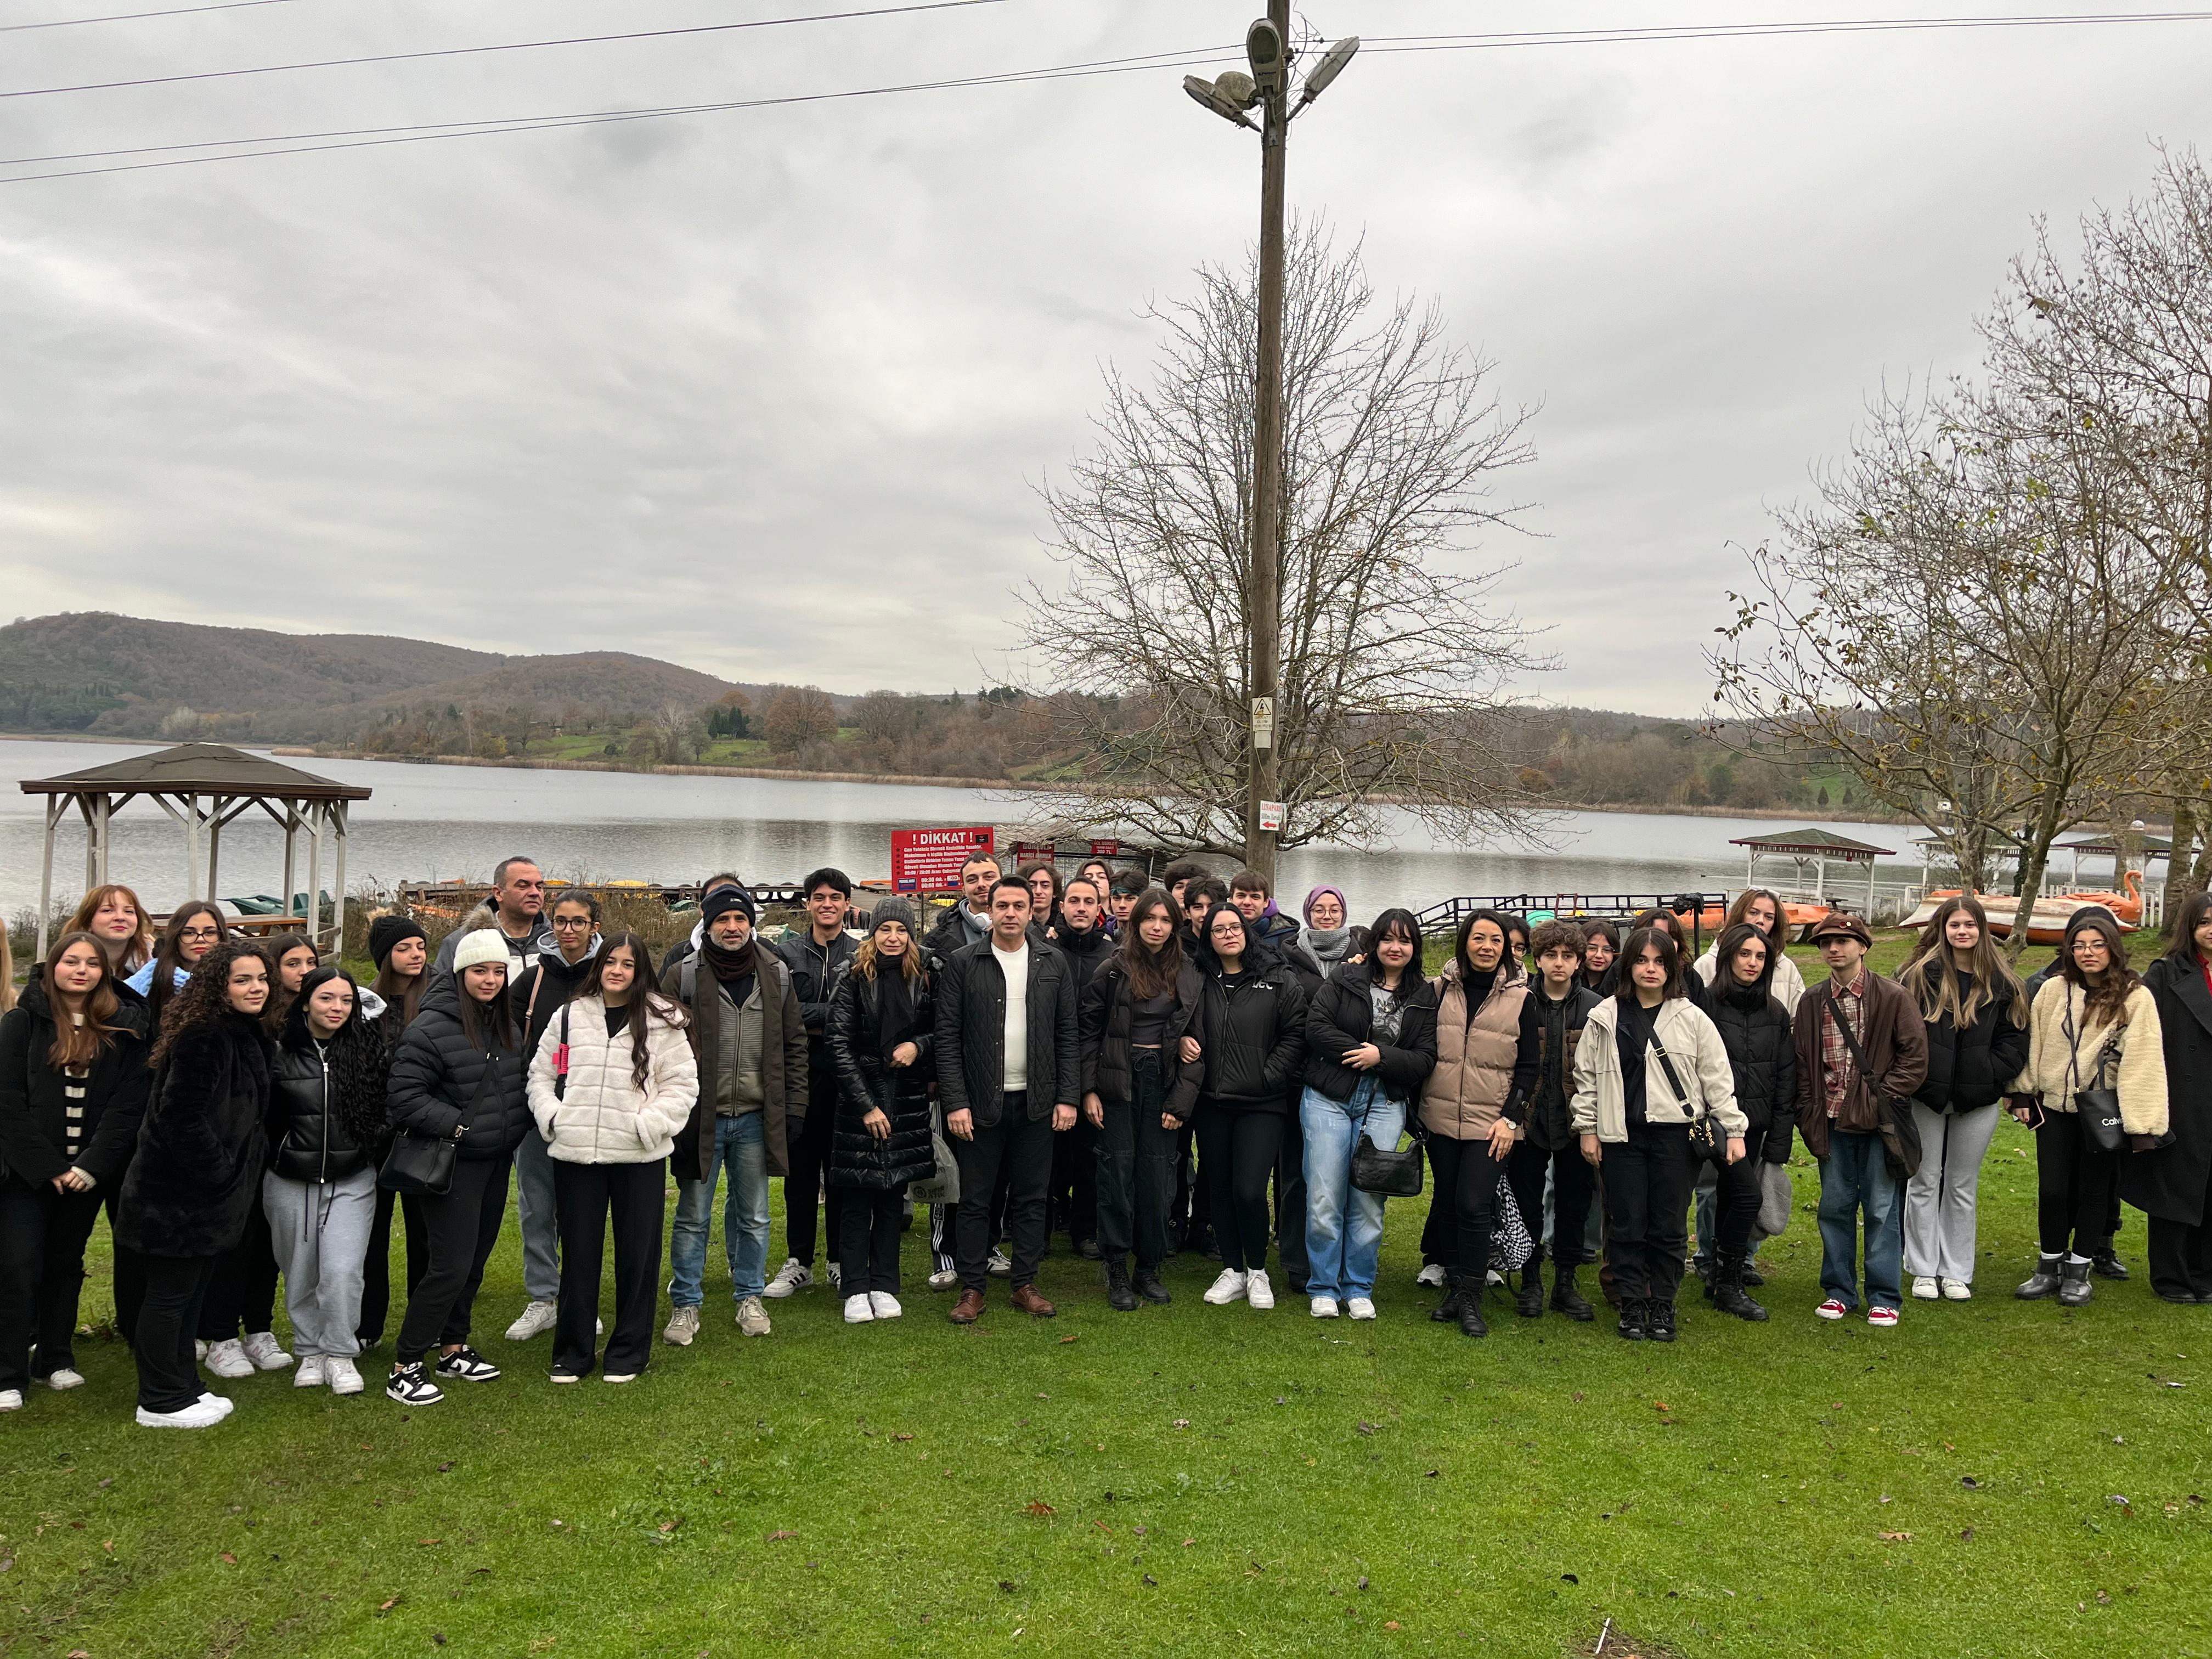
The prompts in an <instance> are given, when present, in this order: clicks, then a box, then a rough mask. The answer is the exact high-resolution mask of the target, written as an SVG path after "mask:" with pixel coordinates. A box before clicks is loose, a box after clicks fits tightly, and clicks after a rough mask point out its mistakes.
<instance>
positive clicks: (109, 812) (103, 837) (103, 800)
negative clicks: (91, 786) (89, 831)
mask: <svg viewBox="0 0 2212 1659" xmlns="http://www.w3.org/2000/svg"><path fill="white" fill-rule="evenodd" d="M114 811H115V803H114V799H113V798H112V796H109V795H106V794H102V795H101V796H100V809H99V811H97V812H96V813H95V814H94V818H95V821H96V823H97V824H98V827H99V832H100V883H99V884H100V885H101V886H105V885H106V884H107V823H108V819H109V818H110V817H112V816H113V815H114Z"/></svg>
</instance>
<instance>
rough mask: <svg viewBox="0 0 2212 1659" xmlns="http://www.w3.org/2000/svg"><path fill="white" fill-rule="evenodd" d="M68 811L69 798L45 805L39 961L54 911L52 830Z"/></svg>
mask: <svg viewBox="0 0 2212 1659" xmlns="http://www.w3.org/2000/svg"><path fill="white" fill-rule="evenodd" d="M66 811H69V797H68V796H67V795H56V796H55V797H54V798H53V799H51V800H49V801H48V802H47V803H46V851H45V853H44V854H43V855H42V856H41V857H40V860H39V960H40V961H41V962H44V961H45V960H46V928H47V927H48V926H49V925H50V923H51V920H52V915H53V910H54V829H55V827H56V826H57V825H58V824H59V823H61V821H62V814H63V813H64V812H66Z"/></svg>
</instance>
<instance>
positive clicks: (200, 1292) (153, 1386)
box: [131, 1255, 222, 1412]
mask: <svg viewBox="0 0 2212 1659" xmlns="http://www.w3.org/2000/svg"><path fill="white" fill-rule="evenodd" d="M142 1259H143V1261H144V1263H145V1267H146V1281H145V1282H146V1300H145V1303H144V1304H143V1306H142V1307H140V1309H139V1310H138V1337H137V1341H135V1342H133V1343H132V1344H131V1354H132V1356H133V1357H134V1358H136V1359H137V1362H138V1405H139V1408H140V1409H141V1410H143V1411H149V1412H180V1411H182V1410H184V1408H185V1407H187V1406H189V1405H191V1403H192V1402H193V1401H196V1400H197V1399H198V1398H199V1397H200V1395H202V1393H204V1389H202V1388H201V1387H200V1370H199V1362H198V1361H197V1360H196V1359H195V1358H193V1357H192V1333H193V1332H194V1331H196V1330H197V1329H198V1328H199V1322H200V1307H201V1304H203V1303H204V1302H205V1301H206V1300H207V1293H208V1286H209V1285H210V1284H212V1283H214V1281H215V1274H216V1263H217V1262H218V1261H221V1260H222V1258H221V1257H219V1256H212V1255H184V1256H179V1255H149V1256H146V1257H143V1258H142Z"/></svg>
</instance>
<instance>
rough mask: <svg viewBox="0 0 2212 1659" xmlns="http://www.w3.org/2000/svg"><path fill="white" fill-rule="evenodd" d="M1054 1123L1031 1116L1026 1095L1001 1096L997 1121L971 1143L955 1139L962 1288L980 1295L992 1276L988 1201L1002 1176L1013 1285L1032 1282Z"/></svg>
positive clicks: (956, 1248) (1040, 1246) (956, 1252)
mask: <svg viewBox="0 0 2212 1659" xmlns="http://www.w3.org/2000/svg"><path fill="white" fill-rule="evenodd" d="M1052 1142H1053V1133H1052V1120H1051V1118H1049V1117H1042V1118H1037V1119H1035V1120H1032V1119H1031V1118H1030V1098H1029V1094H1028V1091H1025V1090H1024V1091H1016V1092H1014V1093H1011V1094H1008V1095H1006V1096H1004V1097H1001V1099H1000V1104H999V1121H997V1122H996V1123H994V1124H993V1125H992V1126H991V1127H989V1128H985V1127H983V1126H982V1125H981V1124H980V1123H978V1124H977V1125H976V1126H975V1139H973V1140H960V1139H955V1140H954V1141H953V1143H952V1156H953V1159H954V1161H955V1162H957V1164H959V1165H960V1216H959V1220H958V1224H957V1236H956V1237H955V1240H954V1243H953V1256H954V1260H955V1262H956V1264H957V1267H958V1268H959V1271H960V1283H961V1285H963V1287H964V1288H966V1289H968V1290H971V1291H980V1290H981V1289H982V1288H983V1286H984V1284H985V1282H986V1281H987V1279H989V1277H990V1264H991V1232H992V1228H991V1200H992V1196H993V1194H994V1193H995V1192H996V1191H997V1190H998V1185H999V1177H1000V1173H1001V1171H1003V1172H1004V1173H1005V1175H1006V1235H1007V1243H1008V1245H1009V1247H1010V1249H1009V1252H1008V1253H1009V1254H1010V1255H1012V1257H1013V1261H1014V1273H1013V1287H1014V1288H1015V1289H1016V1290H1019V1289H1020V1288H1021V1287H1022V1286H1023V1285H1029V1284H1034V1283H1035V1282H1036V1273H1037V1263H1038V1262H1039V1261H1042V1259H1043V1257H1044V1205H1045V1198H1044V1193H1045V1188H1046V1187H1047V1186H1048V1185H1049V1184H1050V1183H1051V1181H1052Z"/></svg>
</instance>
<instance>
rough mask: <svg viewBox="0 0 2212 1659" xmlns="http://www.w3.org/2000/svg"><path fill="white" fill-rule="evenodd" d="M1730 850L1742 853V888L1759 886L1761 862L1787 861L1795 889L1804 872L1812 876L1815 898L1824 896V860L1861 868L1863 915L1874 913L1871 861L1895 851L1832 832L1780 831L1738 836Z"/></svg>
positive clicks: (1815, 830) (1826, 865)
mask: <svg viewBox="0 0 2212 1659" xmlns="http://www.w3.org/2000/svg"><path fill="white" fill-rule="evenodd" d="M1729 846H1731V847H1741V848H1744V849H1745V854H1746V857H1745V861H1744V878H1743V879H1744V885H1745V886H1747V887H1755V886H1757V885H1758V884H1759V860H1761V859H1764V858H1783V859H1788V860H1790V862H1791V863H1792V864H1793V865H1794V866H1796V871H1797V882H1798V885H1799V886H1800V887H1801V888H1802V886H1803V885H1804V882H1805V872H1806V871H1807V869H1808V868H1809V869H1811V871H1812V872H1813V894H1814V897H1816V898H1826V897H1827V896H1828V860H1831V859H1833V860H1836V862H1838V864H1841V865H1843V866H1845V867H1846V868H1848V867H1849V866H1851V865H1854V864H1863V865H1864V866H1866V869H1867V894H1866V902H1867V913H1868V914H1869V915H1872V914H1873V912H1874V861H1875V859H1877V858H1887V857H1888V856H1889V855H1890V854H1893V853H1894V852H1895V851H1896V850H1897V849H1896V848H1893V847H1876V846H1875V845H1873V844H1872V843H1871V842H1863V841H1853V840H1852V839H1851V838H1850V836H1839V835H1838V834H1836V833H1835V831H1834V830H1832V829H1783V830H1778V831H1777V832H1776V833H1775V834H1773V835H1771V836H1739V837H1737V838H1736V839H1735V840H1733V841H1731V842H1729Z"/></svg>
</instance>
